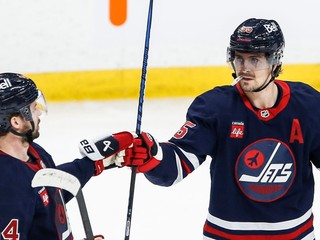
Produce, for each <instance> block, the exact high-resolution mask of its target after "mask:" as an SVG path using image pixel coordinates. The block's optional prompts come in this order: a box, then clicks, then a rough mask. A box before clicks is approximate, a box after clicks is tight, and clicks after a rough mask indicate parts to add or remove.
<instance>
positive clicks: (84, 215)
mask: <svg viewBox="0 0 320 240" xmlns="http://www.w3.org/2000/svg"><path fill="white" fill-rule="evenodd" d="M76 199H77V202H78V206H79V210H80V215H81V219H82V224H83V228H84V231H85V234H86V239H87V240H93V239H94V238H93V232H92V227H91V223H90V219H89V214H88V210H87V206H86V203H85V200H84V196H83V193H82V189H81V188H80V189H79V192H78V194H77V195H76Z"/></svg>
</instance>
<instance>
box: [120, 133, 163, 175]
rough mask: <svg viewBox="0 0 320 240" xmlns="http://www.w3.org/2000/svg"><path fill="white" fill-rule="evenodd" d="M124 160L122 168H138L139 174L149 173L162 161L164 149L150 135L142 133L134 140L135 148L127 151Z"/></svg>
mask: <svg viewBox="0 0 320 240" xmlns="http://www.w3.org/2000/svg"><path fill="white" fill-rule="evenodd" d="M122 154H123V153H122ZM123 160H124V162H123V163H122V166H131V167H137V172H148V171H150V170H151V169H153V168H155V167H156V166H157V165H158V164H159V163H160V161H161V160H162V148H161V146H160V145H159V143H158V142H157V140H155V139H154V138H153V137H152V136H151V135H150V134H149V133H146V132H141V134H140V135H139V136H138V137H137V138H135V139H134V140H133V147H132V148H127V149H126V150H125V155H124V156H123Z"/></svg>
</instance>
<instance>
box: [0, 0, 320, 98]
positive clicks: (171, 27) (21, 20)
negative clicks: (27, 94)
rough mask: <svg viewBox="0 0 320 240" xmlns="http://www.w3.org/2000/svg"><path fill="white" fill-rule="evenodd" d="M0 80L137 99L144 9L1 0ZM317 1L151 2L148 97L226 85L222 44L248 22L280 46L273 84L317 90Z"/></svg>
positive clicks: (52, 91)
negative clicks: (268, 26)
mask: <svg viewBox="0 0 320 240" xmlns="http://www.w3.org/2000/svg"><path fill="white" fill-rule="evenodd" d="M0 4H1V7H0V26H1V28H0V29H1V30H0V39H1V42H0V43H1V44H0V49H1V51H0V58H1V61H0V71H1V72H8V71H10V72H20V73H23V74H26V75H28V76H30V77H32V78H33V79H34V80H35V81H36V83H37V84H38V86H39V87H40V88H41V89H42V90H43V91H44V93H45V95H46V97H47V99H48V100H49V101H66V100H85V99H91V100H92V99H93V100H94V99H115V98H137V97H138V93H139V85H140V78H141V66H142V60H143V51H144V41H145V31H146V21H147V13H148V5H149V1H148V0H91V1H89V0H46V1H43V0H28V1H21V0H10V1H9V0H0ZM319 5H320V4H319V1H317V0H305V1H304V2H301V1H296V0H294V1H290V2H286V1H277V0H269V1H262V2H261V1H255V0H247V1H234V0H229V1H213V0H198V1H194V0H193V1H191V0H161V1H160V0H159V1H157V0H156V1H154V9H153V20H152V21H153V22H152V29H151V38H150V49H149V59H148V72H147V89H146V96H147V97H176V96H177V97H178V96H195V95H197V94H199V93H201V92H203V91H206V90H208V89H210V88H212V87H214V86H216V85H224V84H230V83H231V82H232V77H231V72H232V71H231V69H229V68H228V67H227V66H226V63H225V57H226V48H227V45H228V42H229V36H230V34H231V33H232V32H233V30H234V29H235V28H236V27H237V26H238V25H239V24H240V23H241V22H242V21H244V20H246V19H247V18H251V17H256V18H267V19H275V20H276V21H278V23H279V24H280V26H281V28H282V31H283V33H284V36H285V39H286V49H285V53H284V54H285V55H284V61H283V62H284V71H283V74H282V75H280V77H279V78H280V79H288V80H294V81H303V82H307V83H309V84H311V85H312V86H314V87H315V88H317V89H318V90H319V89H320V77H319V75H320V54H319V53H320V44H319V40H320V31H319V30H318V27H319V19H318V9H319Z"/></svg>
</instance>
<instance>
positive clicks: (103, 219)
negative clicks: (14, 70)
mask: <svg viewBox="0 0 320 240" xmlns="http://www.w3.org/2000/svg"><path fill="white" fill-rule="evenodd" d="M192 100H193V99H191V98H177V99H161V100H153V99H146V100H145V103H144V108H143V117H142V129H143V131H148V132H150V133H152V134H153V135H154V136H155V137H156V138H157V139H158V140H159V141H166V140H168V139H169V138H170V137H171V136H172V135H173V134H174V133H175V132H176V131H177V130H178V129H179V128H180V127H181V125H182V124H183V123H184V120H185V114H186V111H187V108H188V106H189V105H190V103H191V101H192ZM137 102H138V101H135V100H118V101H101V102H96V101H95V102H74V103H73V102H71V103H70V102H69V103H49V104H48V107H49V112H48V115H47V116H46V117H45V118H44V119H43V120H42V122H41V136H40V138H39V139H38V140H37V142H38V143H40V144H41V145H42V146H43V147H44V148H45V149H46V150H47V151H48V152H49V153H50V154H51V155H52V156H53V158H54V160H55V162H56V164H61V163H64V162H68V161H71V160H73V159H74V158H77V157H79V153H78V142H79V141H80V140H82V139H83V138H85V137H90V136H92V137H94V136H96V135H100V134H101V133H103V132H106V133H108V132H118V131H122V130H132V131H134V130H135V127H136V118H137ZM314 173H315V178H316V188H317V189H316V190H317V191H316V195H315V202H314V208H313V210H314V213H315V229H316V230H315V232H316V235H317V236H318V237H320V189H319V186H320V173H319V172H318V171H316V170H315V171H314ZM130 176H131V171H130V170H129V169H127V168H123V169H112V170H108V171H105V172H103V173H102V174H101V175H100V176H98V177H94V178H92V179H91V180H90V182H88V184H87V185H86V186H85V187H84V189H83V191H84V195H85V200H86V203H87V207H88V211H89V215H90V219H91V223H92V228H93V231H94V233H95V234H103V235H104V236H105V237H106V239H107V240H120V239H124V233H125V221H126V214H127V207H128V196H129V184H130ZM209 187H210V177H209V161H207V162H205V163H204V164H203V165H202V166H201V167H200V168H199V169H197V170H196V171H195V172H193V173H192V174H191V175H190V176H188V177H187V178H186V179H184V180H183V181H182V182H180V183H179V184H177V185H175V186H172V187H169V188H165V187H159V186H155V185H153V184H151V183H150V182H148V181H147V180H146V179H145V177H144V176H143V175H142V174H138V175H137V179H136V188H135V196H134V205H133V214H132V226H131V234H130V239H131V240H163V239H166V240H182V239H183V240H196V239H202V227H203V224H204V221H205V219H206V215H207V208H208V202H209V190H210V189H209ZM226 194H227V190H226ZM67 210H68V213H69V219H70V222H71V227H72V230H73V233H74V236H75V239H76V240H79V239H81V237H84V236H85V234H84V231H83V227H82V222H81V219H80V214H79V211H78V207H77V204H76V201H75V199H73V200H71V201H70V202H69V203H68V204H67Z"/></svg>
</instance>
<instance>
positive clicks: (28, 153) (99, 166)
mask: <svg viewBox="0 0 320 240" xmlns="http://www.w3.org/2000/svg"><path fill="white" fill-rule="evenodd" d="M46 109H47V108H46V103H45V99H44V96H43V94H42V92H41V91H40V90H38V89H37V87H36V85H35V83H34V82H33V81H32V80H31V79H29V78H27V77H25V76H23V75H20V74H16V73H2V74H0V239H3V240H59V239H60V240H72V239H74V238H73V236H72V232H71V229H70V224H69V220H68V217H67V213H66V207H65V203H66V202H68V201H69V200H70V199H71V198H72V197H73V196H72V195H71V194H70V193H68V192H65V191H62V190H60V189H58V188H52V187H37V188H32V187H31V181H32V179H33V176H34V175H35V173H36V172H37V171H38V170H40V169H42V168H58V169H60V170H63V171H66V172H68V173H70V174H72V175H74V176H76V177H77V178H78V179H79V181H80V183H81V186H82V187H83V186H84V185H85V184H86V183H87V182H88V181H89V179H90V178H91V177H92V176H94V175H99V174H100V173H101V172H102V171H103V170H104V169H105V168H106V167H108V166H109V165H110V164H111V163H112V159H113V158H114V156H115V154H116V153H117V152H119V151H121V150H122V149H125V148H126V147H128V146H129V145H131V144H132V141H133V137H132V135H131V134H130V133H119V134H114V135H109V136H105V137H104V138H101V139H97V140H87V141H86V143H90V145H88V144H87V145H86V147H85V149H84V150H86V151H84V152H83V155H84V156H85V157H83V158H81V159H76V160H74V161H72V162H69V163H65V164H62V165H59V166H55V164H54V162H53V159H52V157H51V156H50V155H49V154H48V153H47V152H46V151H45V150H44V149H43V148H42V147H41V146H39V145H38V144H36V143H35V142H34V139H36V138H37V137H39V124H40V116H43V115H44V114H45V112H46ZM62 134H63V133H62ZM123 136H125V138H123ZM103 142H108V147H106V146H103V145H102V144H101V143H103ZM88 154H90V156H91V155H94V158H95V161H92V160H90V159H89V158H88V157H86V155H88ZM98 239H99V240H100V239H103V237H95V240H98Z"/></svg>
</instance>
